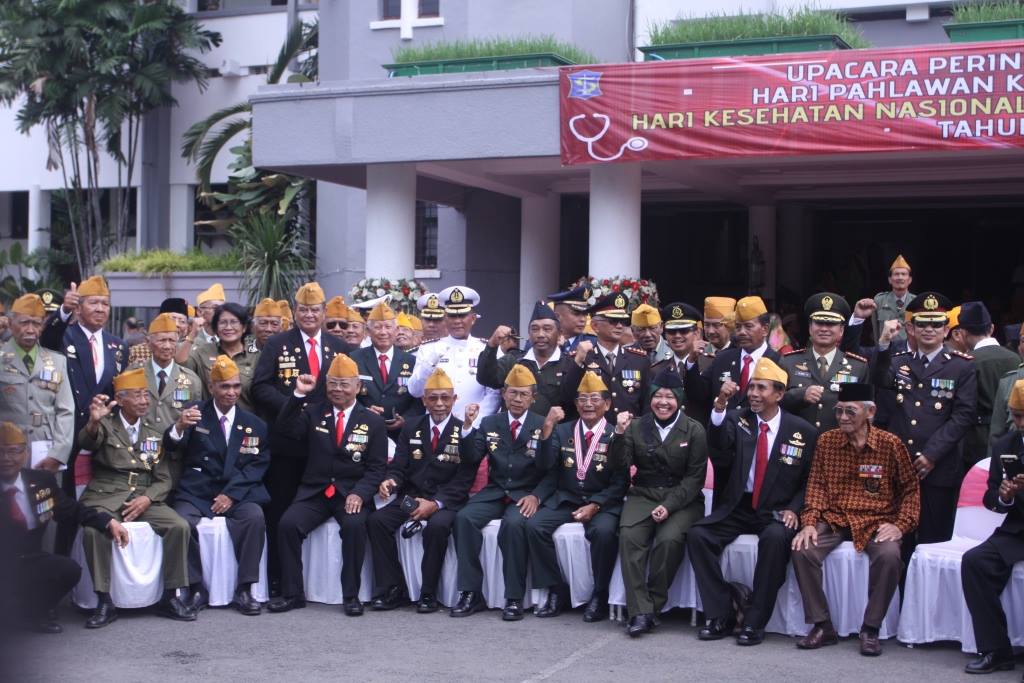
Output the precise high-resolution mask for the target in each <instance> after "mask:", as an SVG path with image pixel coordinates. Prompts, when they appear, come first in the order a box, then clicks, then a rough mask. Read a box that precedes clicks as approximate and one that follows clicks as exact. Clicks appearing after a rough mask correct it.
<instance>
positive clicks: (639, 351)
mask: <svg viewBox="0 0 1024 683" xmlns="http://www.w3.org/2000/svg"><path fill="white" fill-rule="evenodd" d="M626 351H629V352H630V353H633V354H636V355H637V356H643V357H644V358H646V357H647V352H646V351H644V350H643V349H642V348H640V347H639V346H627V347H626Z"/></svg>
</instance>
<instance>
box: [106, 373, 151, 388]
mask: <svg viewBox="0 0 1024 683" xmlns="http://www.w3.org/2000/svg"><path fill="white" fill-rule="evenodd" d="M145 388H146V371H145V370H143V369H142V368H135V369H134V370H125V371H124V372H122V373H121V374H120V375H118V376H117V377H115V378H114V391H125V390H128V389H145Z"/></svg>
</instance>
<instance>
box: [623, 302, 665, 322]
mask: <svg viewBox="0 0 1024 683" xmlns="http://www.w3.org/2000/svg"><path fill="white" fill-rule="evenodd" d="M629 323H630V325H632V326H633V327H654V326H655V325H660V324H661V313H659V312H658V309H657V308H655V307H654V306H650V305H648V304H640V305H639V306H637V307H636V308H634V309H633V315H632V316H630V320H629Z"/></svg>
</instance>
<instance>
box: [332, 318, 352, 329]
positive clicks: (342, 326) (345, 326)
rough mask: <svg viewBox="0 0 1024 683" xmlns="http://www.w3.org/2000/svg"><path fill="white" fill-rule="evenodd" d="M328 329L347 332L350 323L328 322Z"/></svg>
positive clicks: (340, 321)
mask: <svg viewBox="0 0 1024 683" xmlns="http://www.w3.org/2000/svg"><path fill="white" fill-rule="evenodd" d="M327 329H329V330H347V329H348V322H346V321H344V320H328V321H327Z"/></svg>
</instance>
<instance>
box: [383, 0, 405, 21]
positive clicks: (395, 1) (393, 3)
mask: <svg viewBox="0 0 1024 683" xmlns="http://www.w3.org/2000/svg"><path fill="white" fill-rule="evenodd" d="M380 18H381V19H401V18H402V0H380Z"/></svg>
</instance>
